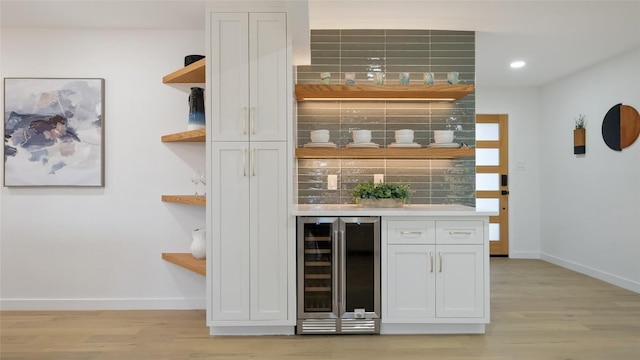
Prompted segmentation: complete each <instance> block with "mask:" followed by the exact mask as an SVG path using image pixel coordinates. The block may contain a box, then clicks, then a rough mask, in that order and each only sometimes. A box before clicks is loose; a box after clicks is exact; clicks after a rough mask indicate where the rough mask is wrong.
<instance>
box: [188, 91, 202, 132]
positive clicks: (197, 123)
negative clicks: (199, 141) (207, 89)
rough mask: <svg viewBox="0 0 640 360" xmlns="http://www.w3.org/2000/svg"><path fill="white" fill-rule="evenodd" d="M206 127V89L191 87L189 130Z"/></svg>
mask: <svg viewBox="0 0 640 360" xmlns="http://www.w3.org/2000/svg"><path fill="white" fill-rule="evenodd" d="M197 129H204V89H203V88H199V87H192V88H191V95H189V126H188V127H187V130H197Z"/></svg>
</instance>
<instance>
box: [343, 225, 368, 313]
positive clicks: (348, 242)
mask: <svg viewBox="0 0 640 360" xmlns="http://www.w3.org/2000/svg"><path fill="white" fill-rule="evenodd" d="M374 227H375V224H372V223H346V224H345V238H344V240H345V248H346V256H345V261H346V268H345V271H346V291H347V292H346V294H345V295H344V296H345V297H346V299H347V304H346V309H345V310H346V311H347V312H353V311H354V309H365V311H367V312H373V311H375V308H374V304H375V302H374V301H375V277H374V274H375V268H374V266H375V247H374V246H375V240H376V239H375V230H374Z"/></svg>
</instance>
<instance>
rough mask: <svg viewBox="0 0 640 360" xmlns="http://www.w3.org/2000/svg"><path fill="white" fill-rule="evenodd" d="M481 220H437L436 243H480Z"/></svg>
mask: <svg viewBox="0 0 640 360" xmlns="http://www.w3.org/2000/svg"><path fill="white" fill-rule="evenodd" d="M483 242H484V232H483V229H482V221H473V220H471V221H444V220H441V221H437V222H436V243H437V244H452V245H456V244H482V243H483Z"/></svg>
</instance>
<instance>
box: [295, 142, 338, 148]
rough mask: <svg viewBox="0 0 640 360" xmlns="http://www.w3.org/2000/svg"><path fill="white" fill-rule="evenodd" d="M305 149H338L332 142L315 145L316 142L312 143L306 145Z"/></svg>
mask: <svg viewBox="0 0 640 360" xmlns="http://www.w3.org/2000/svg"><path fill="white" fill-rule="evenodd" d="M303 147H306V148H309V147H319V148H335V147H337V145H336V144H334V143H332V142H325V143H320V142H319V143H314V142H310V143H306V144H304V145H303Z"/></svg>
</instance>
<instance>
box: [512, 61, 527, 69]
mask: <svg viewBox="0 0 640 360" xmlns="http://www.w3.org/2000/svg"><path fill="white" fill-rule="evenodd" d="M525 65H526V63H525V62H524V61H522V60H518V61H514V62H512V63H511V65H510V66H511V67H512V68H514V69H519V68H521V67H524V66H525Z"/></svg>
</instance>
